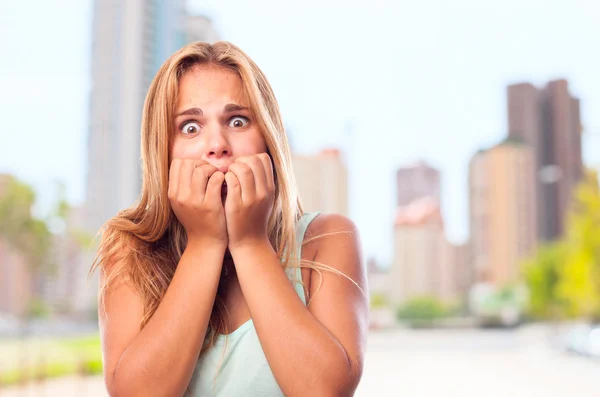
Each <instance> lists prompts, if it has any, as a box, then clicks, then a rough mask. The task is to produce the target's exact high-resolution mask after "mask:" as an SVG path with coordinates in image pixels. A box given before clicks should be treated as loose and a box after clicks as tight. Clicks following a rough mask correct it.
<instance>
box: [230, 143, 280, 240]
mask: <svg viewBox="0 0 600 397" xmlns="http://www.w3.org/2000/svg"><path fill="white" fill-rule="evenodd" d="M225 182H226V183H227V197H226V198H225V218H226V222H227V234H228V237H229V250H230V251H232V250H234V249H235V248H237V247H239V246H244V245H252V244H256V243H259V244H260V243H264V242H269V235H268V230H267V228H268V222H269V216H270V215H271V211H272V208H273V200H274V199H275V181H274V178H273V165H272V163H271V158H270V157H269V155H268V154H267V153H260V154H256V155H252V156H244V157H238V158H237V159H236V160H235V162H234V163H233V164H231V165H230V166H229V170H228V171H227V173H226V174H225Z"/></svg>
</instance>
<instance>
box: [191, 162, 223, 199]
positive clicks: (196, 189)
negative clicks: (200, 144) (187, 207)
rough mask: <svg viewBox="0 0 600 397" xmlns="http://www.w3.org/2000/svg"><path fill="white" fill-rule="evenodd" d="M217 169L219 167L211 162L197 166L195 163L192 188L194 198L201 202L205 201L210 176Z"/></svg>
mask: <svg viewBox="0 0 600 397" xmlns="http://www.w3.org/2000/svg"><path fill="white" fill-rule="evenodd" d="M215 171H217V168H216V167H215V166H213V165H210V164H204V165H201V166H196V164H194V170H193V171H192V182H191V189H192V195H193V197H194V200H195V201H196V200H197V202H199V203H201V202H203V201H204V195H205V194H206V185H207V183H208V180H209V178H210V177H211V176H212V175H213V174H214V173H215Z"/></svg>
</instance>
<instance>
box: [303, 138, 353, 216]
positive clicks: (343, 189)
mask: <svg viewBox="0 0 600 397" xmlns="http://www.w3.org/2000/svg"><path fill="white" fill-rule="evenodd" d="M292 161H293V167H294V174H295V176H296V182H297V185H298V190H299V194H300V199H301V201H302V205H303V208H304V211H306V212H313V211H321V212H332V213H338V214H342V215H346V216H348V170H347V169H346V165H345V164H344V162H343V160H342V156H341V153H340V151H339V150H337V149H326V150H323V151H321V152H320V153H319V154H317V155H314V156H305V155H294V156H293V157H292Z"/></svg>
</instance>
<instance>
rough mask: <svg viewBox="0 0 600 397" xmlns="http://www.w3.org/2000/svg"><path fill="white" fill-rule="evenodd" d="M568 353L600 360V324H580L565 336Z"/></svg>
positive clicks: (565, 346)
mask: <svg viewBox="0 0 600 397" xmlns="http://www.w3.org/2000/svg"><path fill="white" fill-rule="evenodd" d="M564 348H565V350H566V351H567V352H569V353H573V354H577V355H581V356H586V357H591V358H597V359H600V324H596V325H591V324H580V325H577V326H574V327H573V328H571V329H570V330H569V331H568V332H567V333H566V336H565V339H564Z"/></svg>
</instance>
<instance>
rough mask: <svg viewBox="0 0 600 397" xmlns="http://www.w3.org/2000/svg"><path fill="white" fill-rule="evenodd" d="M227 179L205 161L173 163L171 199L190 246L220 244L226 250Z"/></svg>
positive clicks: (170, 188) (190, 160)
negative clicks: (224, 192)
mask: <svg viewBox="0 0 600 397" xmlns="http://www.w3.org/2000/svg"><path fill="white" fill-rule="evenodd" d="M224 181H225V175H224V174H223V173H222V172H220V171H218V170H217V168H216V167H214V166H212V165H210V164H208V163H207V162H206V161H203V160H197V159H173V161H172V162H171V167H170V169H169V191H168V197H169V201H170V202H171V207H172V208H173V212H174V213H175V215H176V216H177V219H179V222H180V223H181V224H182V225H183V227H184V228H185V231H186V233H187V237H188V245H189V244H195V243H198V244H202V245H204V244H211V245H212V244H218V245H222V246H223V250H225V249H226V248H227V243H228V241H227V224H226V222H225V210H224V208H223V203H222V201H221V187H222V185H223V182H224Z"/></svg>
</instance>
